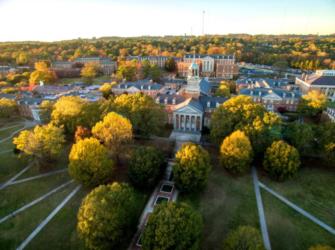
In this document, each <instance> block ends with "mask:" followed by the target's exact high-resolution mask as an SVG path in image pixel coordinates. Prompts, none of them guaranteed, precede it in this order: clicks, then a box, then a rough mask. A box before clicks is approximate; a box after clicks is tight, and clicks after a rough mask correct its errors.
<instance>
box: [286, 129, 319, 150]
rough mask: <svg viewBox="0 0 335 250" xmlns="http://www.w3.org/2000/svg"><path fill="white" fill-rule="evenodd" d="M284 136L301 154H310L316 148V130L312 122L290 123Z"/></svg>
mask: <svg viewBox="0 0 335 250" xmlns="http://www.w3.org/2000/svg"><path fill="white" fill-rule="evenodd" d="M284 138H285V139H286V140H287V141H288V142H289V143H290V144H291V145H292V146H294V147H296V148H297V149H298V151H299V153H300V155H308V154H309V153H311V151H312V150H313V149H314V147H313V145H314V130H313V128H312V126H311V125H310V124H307V123H299V122H293V123H289V124H288V126H287V127H286V129H285V131H284Z"/></svg>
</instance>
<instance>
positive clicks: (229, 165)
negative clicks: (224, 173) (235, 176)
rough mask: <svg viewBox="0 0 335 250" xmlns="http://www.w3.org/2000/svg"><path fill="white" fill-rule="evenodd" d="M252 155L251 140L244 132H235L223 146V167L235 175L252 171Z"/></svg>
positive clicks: (221, 152)
mask: <svg viewBox="0 0 335 250" xmlns="http://www.w3.org/2000/svg"><path fill="white" fill-rule="evenodd" d="M252 155H253V153H252V147H251V143H250V140H249V138H248V136H246V135H245V133H244V132H243V131H240V130H237V131H235V132H233V133H232V134H231V135H229V136H227V137H226V138H225V139H224V140H223V142H222V144H221V148H220V160H221V165H222V166H223V167H224V168H226V169H228V170H230V171H232V172H233V173H244V172H246V171H247V170H248V169H250V164H251V161H252Z"/></svg>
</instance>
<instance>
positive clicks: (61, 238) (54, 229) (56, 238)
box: [27, 188, 149, 250]
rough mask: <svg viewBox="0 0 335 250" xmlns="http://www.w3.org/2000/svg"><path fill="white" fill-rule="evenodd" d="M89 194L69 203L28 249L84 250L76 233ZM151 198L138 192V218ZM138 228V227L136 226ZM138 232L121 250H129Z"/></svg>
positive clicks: (75, 198)
mask: <svg viewBox="0 0 335 250" xmlns="http://www.w3.org/2000/svg"><path fill="white" fill-rule="evenodd" d="M88 192H89V190H85V189H83V188H82V189H81V190H80V191H79V192H78V193H77V194H76V195H75V196H74V197H73V198H72V199H71V200H70V201H69V203H68V204H67V205H66V206H65V207H64V208H63V209H62V210H61V211H60V212H59V213H58V214H57V215H56V216H55V217H54V218H53V219H52V220H51V221H50V222H49V223H48V225H47V226H46V227H45V228H44V229H43V230H42V231H41V232H40V233H39V234H38V235H37V237H36V238H35V239H34V240H33V241H32V242H31V244H30V245H29V246H28V247H27V249H31V250H35V249H36V250H38V249H41V250H44V249H45V246H48V249H55V250H56V249H83V248H84V246H83V243H82V241H81V240H80V239H79V238H78V235H77V232H76V226H77V213H78V209H79V207H80V204H81V201H82V199H83V198H84V197H85V195H86V194H87V193H88ZM148 197H149V193H140V192H138V196H137V202H138V206H137V208H138V211H137V212H138V217H140V214H141V213H142V210H143V208H144V206H145V204H146V201H147V199H148ZM136 226H137V225H136ZM135 232H136V228H135V227H134V231H133V232H129V235H128V237H125V238H124V239H123V243H122V245H120V246H119V249H127V248H128V246H129V243H130V241H131V238H132V237H133V235H134V234H135Z"/></svg>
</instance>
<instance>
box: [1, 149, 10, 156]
mask: <svg viewBox="0 0 335 250" xmlns="http://www.w3.org/2000/svg"><path fill="white" fill-rule="evenodd" d="M10 152H13V149H8V150H3V151H1V152H0V155H2V154H7V153H10Z"/></svg>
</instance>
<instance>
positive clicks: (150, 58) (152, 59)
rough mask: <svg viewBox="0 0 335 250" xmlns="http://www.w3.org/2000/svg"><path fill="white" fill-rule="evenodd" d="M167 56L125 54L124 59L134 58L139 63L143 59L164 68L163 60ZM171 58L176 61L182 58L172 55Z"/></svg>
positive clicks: (130, 59)
mask: <svg viewBox="0 0 335 250" xmlns="http://www.w3.org/2000/svg"><path fill="white" fill-rule="evenodd" d="M169 58H170V57H168V56H127V58H126V60H127V61H132V60H136V61H138V62H140V63H142V62H144V61H148V62H149V63H150V64H154V65H157V66H158V67H160V68H164V67H165V62H166V61H167V60H168V59H169ZM173 59H174V60H175V62H176V63H177V62H180V61H182V58H180V57H173Z"/></svg>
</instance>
